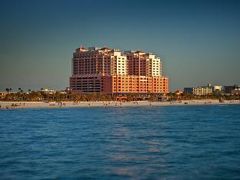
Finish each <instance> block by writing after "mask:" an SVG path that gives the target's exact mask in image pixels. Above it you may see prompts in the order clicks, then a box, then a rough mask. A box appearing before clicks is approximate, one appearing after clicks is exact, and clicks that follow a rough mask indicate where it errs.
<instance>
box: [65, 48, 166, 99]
mask: <svg viewBox="0 0 240 180" xmlns="http://www.w3.org/2000/svg"><path fill="white" fill-rule="evenodd" d="M70 88H71V89H72V90H73V91H76V92H102V93H111V94H113V93H121V94H124V93H168V78H167V77H164V76H163V75H162V62H161V60H160V58H159V57H157V56H156V55H154V54H151V53H145V52H142V51H125V52H121V51H119V50H117V49H110V48H106V47H104V48H96V47H92V48H84V47H81V48H78V49H76V51H75V52H74V53H73V58H72V76H71V77H70Z"/></svg>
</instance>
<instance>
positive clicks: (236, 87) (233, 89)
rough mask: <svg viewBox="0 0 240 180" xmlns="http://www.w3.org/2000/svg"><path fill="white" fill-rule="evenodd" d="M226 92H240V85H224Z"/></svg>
mask: <svg viewBox="0 0 240 180" xmlns="http://www.w3.org/2000/svg"><path fill="white" fill-rule="evenodd" d="M224 93H226V94H240V86H239V85H233V86H224Z"/></svg>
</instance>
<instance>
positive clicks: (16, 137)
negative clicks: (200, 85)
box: [0, 105, 240, 179]
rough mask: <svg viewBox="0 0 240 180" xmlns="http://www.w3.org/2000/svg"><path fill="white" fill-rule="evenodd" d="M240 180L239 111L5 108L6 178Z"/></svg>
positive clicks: (1, 147)
mask: <svg viewBox="0 0 240 180" xmlns="http://www.w3.org/2000/svg"><path fill="white" fill-rule="evenodd" d="M125 178H131V179H240V106H239V105H225V106H221V105H205V106H169V107H127V108H121V107H117V108H114V107H112V108H111V107H110V108H91V107H90V108H64V109H61V108H59V109H16V110H0V179H125Z"/></svg>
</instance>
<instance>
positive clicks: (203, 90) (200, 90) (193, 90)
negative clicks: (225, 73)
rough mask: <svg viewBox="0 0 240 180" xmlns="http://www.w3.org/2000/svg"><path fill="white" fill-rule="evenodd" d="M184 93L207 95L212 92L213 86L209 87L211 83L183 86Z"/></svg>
mask: <svg viewBox="0 0 240 180" xmlns="http://www.w3.org/2000/svg"><path fill="white" fill-rule="evenodd" d="M184 93H185V94H193V95H198V96H203V95H209V94H212V93H213V88H212V87H211V85H208V86H200V87H188V88H184Z"/></svg>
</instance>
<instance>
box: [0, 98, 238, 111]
mask: <svg viewBox="0 0 240 180" xmlns="http://www.w3.org/2000/svg"><path fill="white" fill-rule="evenodd" d="M221 104H222V105H227V104H240V100H225V101H224V102H219V101H218V100H213V99H204V100H184V101H171V102H150V101H130V102H120V101H81V102H73V101H64V102H29V101H26V102H24V101H0V109H18V108H68V107H139V106H181V105H184V106H188V105H221Z"/></svg>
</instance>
